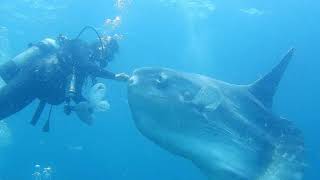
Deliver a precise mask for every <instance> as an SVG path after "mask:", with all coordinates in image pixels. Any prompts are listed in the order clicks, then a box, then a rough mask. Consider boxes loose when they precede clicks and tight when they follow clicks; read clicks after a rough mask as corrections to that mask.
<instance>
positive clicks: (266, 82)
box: [249, 48, 295, 108]
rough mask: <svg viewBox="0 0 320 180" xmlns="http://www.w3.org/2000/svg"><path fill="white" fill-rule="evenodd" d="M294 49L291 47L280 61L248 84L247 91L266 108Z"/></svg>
mask: <svg viewBox="0 0 320 180" xmlns="http://www.w3.org/2000/svg"><path fill="white" fill-rule="evenodd" d="M294 51H295V49H294V48H292V49H290V50H289V52H288V53H287V54H286V55H285V56H284V57H283V58H282V60H281V62H280V63H279V64H278V65H277V66H276V67H274V68H273V69H272V71H271V72H270V73H268V74H267V75H265V76H264V77H262V78H261V79H259V80H257V81H256V82H254V83H253V84H251V85H250V87H249V91H250V92H251V93H252V94H253V95H254V96H255V97H256V98H257V99H259V100H260V101H261V102H262V103H263V104H264V105H265V106H266V107H267V108H271V107H272V103H273V96H274V94H275V93H276V91H277V88H278V85H279V82H280V80H281V78H282V76H283V74H284V72H285V70H286V69H287V67H288V64H289V62H290V60H291V59H292V56H293V54H294Z"/></svg>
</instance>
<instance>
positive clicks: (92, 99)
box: [73, 83, 110, 125]
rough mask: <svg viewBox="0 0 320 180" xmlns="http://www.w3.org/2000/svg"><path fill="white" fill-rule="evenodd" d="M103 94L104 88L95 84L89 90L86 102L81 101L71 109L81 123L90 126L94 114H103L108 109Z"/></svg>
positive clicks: (100, 84)
mask: <svg viewBox="0 0 320 180" xmlns="http://www.w3.org/2000/svg"><path fill="white" fill-rule="evenodd" d="M105 94H106V86H105V85H104V84H102V83H97V84H95V85H94V86H93V87H92V88H91V89H90V92H89V97H88V101H82V102H80V103H79V104H77V105H76V106H75V107H74V108H73V110H74V111H75V112H76V114H77V116H78V117H79V119H80V120H81V121H82V122H84V123H86V124H88V125H92V123H93V119H94V118H93V113H94V112H103V111H107V110H108V109H109V108H110V105H109V103H108V101H106V100H105Z"/></svg>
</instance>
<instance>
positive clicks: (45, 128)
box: [42, 105, 53, 132]
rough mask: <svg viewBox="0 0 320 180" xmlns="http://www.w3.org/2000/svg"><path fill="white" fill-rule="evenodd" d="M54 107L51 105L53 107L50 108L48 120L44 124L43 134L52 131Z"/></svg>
mask: <svg viewBox="0 0 320 180" xmlns="http://www.w3.org/2000/svg"><path fill="white" fill-rule="evenodd" d="M52 107H53V105H51V107H50V111H49V116H48V119H47V121H46V123H45V124H44V126H43V128H42V131H43V132H49V131H50V119H51V112H52Z"/></svg>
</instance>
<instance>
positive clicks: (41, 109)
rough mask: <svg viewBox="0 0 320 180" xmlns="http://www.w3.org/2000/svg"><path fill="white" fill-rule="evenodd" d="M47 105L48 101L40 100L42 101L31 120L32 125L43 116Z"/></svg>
mask: <svg viewBox="0 0 320 180" xmlns="http://www.w3.org/2000/svg"><path fill="white" fill-rule="evenodd" d="M45 107H46V102H45V101H40V103H39V105H38V107H37V109H36V111H35V113H34V115H33V117H32V120H31V122H30V124H31V125H33V126H35V125H36V124H37V123H38V121H39V119H40V116H41V114H42V112H43V110H44V108H45Z"/></svg>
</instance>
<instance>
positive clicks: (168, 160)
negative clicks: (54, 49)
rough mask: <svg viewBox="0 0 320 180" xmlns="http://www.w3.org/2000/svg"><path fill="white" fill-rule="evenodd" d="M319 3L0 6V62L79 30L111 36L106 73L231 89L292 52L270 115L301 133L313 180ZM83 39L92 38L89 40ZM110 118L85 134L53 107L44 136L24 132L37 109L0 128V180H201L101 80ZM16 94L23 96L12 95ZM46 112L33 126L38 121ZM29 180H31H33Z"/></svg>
mask: <svg viewBox="0 0 320 180" xmlns="http://www.w3.org/2000/svg"><path fill="white" fill-rule="evenodd" d="M319 17H320V1H315V0H304V1H298V0H282V1H276V0H268V1H264V0H262V1H258V0H246V1H243V0H91V1H86V0H0V61H1V62H3V61H6V60H7V59H9V58H10V57H13V56H15V55H16V54H18V53H19V52H22V51H23V50H24V49H26V48H27V45H28V44H29V43H35V42H38V41H40V40H41V39H44V38H46V37H52V38H54V37H57V36H58V35H59V34H60V33H61V34H64V35H67V36H68V37H75V36H76V35H77V34H78V32H79V31H80V30H81V29H82V28H83V27H84V26H86V25H91V26H93V27H96V28H97V29H98V30H99V32H100V33H102V34H108V35H114V34H117V35H118V36H119V37H121V39H122V40H121V41H120V53H119V54H118V55H117V57H116V59H115V61H113V62H112V63H111V64H110V65H109V66H108V69H109V70H111V71H113V72H127V73H131V72H132V71H133V70H134V69H135V68H139V67H143V66H164V67H170V68H173V69H177V70H180V71H187V72H195V73H200V74H204V75H208V76H211V77H213V78H217V79H221V80H224V81H227V82H230V83H235V84H249V83H251V82H253V81H254V80H256V79H257V78H259V77H260V76H262V75H263V74H265V73H267V72H268V71H269V70H270V69H271V68H272V67H273V66H274V65H276V64H277V63H278V62H279V61H280V58H281V56H282V55H283V54H284V53H285V52H286V51H287V50H288V49H289V48H291V47H295V48H296V49H297V51H296V54H295V56H294V60H293V61H292V64H290V67H289V68H288V70H287V72H286V74H285V77H284V79H283V80H282V83H281V85H280V87H279V91H278V93H277V95H276V97H275V105H274V111H275V112H276V113H278V114H279V115H280V116H282V117H285V118H287V119H290V120H292V121H294V122H295V124H296V126H297V127H299V129H301V130H302V131H303V134H304V137H305V143H306V155H307V164H306V172H305V179H307V180H316V179H319V178H320V175H319V167H320V162H319V161H320V140H319V137H320V136H319V135H320V133H319V129H320V118H319V116H320V115H319V112H320V106H319V102H320V95H319V92H320V77H319V75H318V74H317V73H318V72H319V67H320V61H319V60H320V57H319V55H318V52H319V49H320V43H319V42H320V35H319V32H320V25H319V23H318V19H319ZM85 38H87V40H92V39H93V38H95V36H94V34H93V33H86V36H85ZM101 82H104V83H106V85H107V98H108V101H109V102H110V104H111V108H110V110H108V111H107V112H103V113H98V114H96V116H95V123H94V125H92V126H91V127H89V126H86V125H85V124H83V123H82V122H80V121H79V120H78V119H77V117H76V116H75V115H72V116H68V117H67V116H65V115H64V114H63V107H54V109H53V116H52V121H51V131H50V133H43V132H42V131H41V128H42V125H41V123H40V124H39V125H38V126H37V127H36V128H35V127H33V126H31V125H30V124H29V121H30V120H31V118H32V115H33V112H34V110H35V108H36V105H37V102H35V103H34V104H32V105H31V106H30V107H28V108H27V109H25V110H23V111H21V112H19V113H17V114H16V115H14V116H12V117H10V118H8V119H6V120H5V121H4V122H1V123H0V180H33V179H37V177H35V176H34V173H35V172H36V171H37V167H36V165H40V168H41V171H42V169H43V168H47V167H50V168H51V169H52V172H50V177H49V176H48V177H43V178H42V180H43V179H50V178H51V179H55V180H87V179H94V180H106V179H108V180H115V179H117V180H121V179H126V180H127V179H137V180H138V179H139V180H150V179H152V180H206V177H205V176H204V175H203V174H202V173H201V172H200V171H199V170H198V169H197V168H196V167H195V166H194V165H193V164H192V163H191V162H189V161H187V160H185V159H182V158H180V157H177V156H174V155H172V154H170V153H169V152H167V151H165V150H163V149H161V148H160V147H158V146H156V145H154V144H153V143H152V142H150V141H149V140H147V139H146V138H145V137H143V136H142V135H141V134H140V133H139V132H138V130H137V129H136V127H135V126H134V123H133V120H132V119H131V115H130V111H129V107H128V104H127V100H126V86H125V84H122V83H117V82H112V81H105V80H101ZM21 93H23V92H21ZM47 114H48V109H46V112H45V113H43V115H42V117H41V120H42V122H44V121H45V120H46V118H47ZM38 179H39V178H38Z"/></svg>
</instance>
